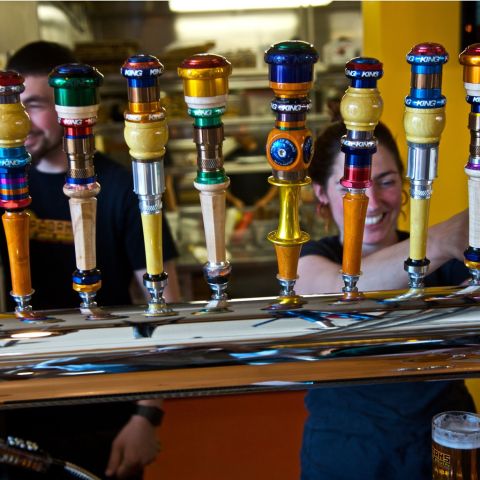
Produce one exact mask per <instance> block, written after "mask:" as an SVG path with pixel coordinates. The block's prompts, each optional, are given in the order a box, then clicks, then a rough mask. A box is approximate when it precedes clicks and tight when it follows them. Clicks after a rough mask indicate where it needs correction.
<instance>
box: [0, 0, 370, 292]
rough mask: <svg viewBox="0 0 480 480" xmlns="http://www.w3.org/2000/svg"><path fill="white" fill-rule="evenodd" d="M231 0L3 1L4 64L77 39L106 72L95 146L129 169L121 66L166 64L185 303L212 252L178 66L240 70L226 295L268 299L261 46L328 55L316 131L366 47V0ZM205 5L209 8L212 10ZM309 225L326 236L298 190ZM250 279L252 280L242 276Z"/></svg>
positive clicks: (173, 212)
mask: <svg viewBox="0 0 480 480" xmlns="http://www.w3.org/2000/svg"><path fill="white" fill-rule="evenodd" d="M202 3H203V4H205V5H202ZM229 3H231V2H223V3H222V4H220V2H215V1H210V2H198V1H191V2H189V1H185V0H183V1H180V0H177V1H170V2H168V1H156V2H155V1H144V2H141V1H140V2H102V1H83V2H76V1H66V2H62V1H55V2H44V1H40V2H0V15H1V17H2V18H4V19H6V18H11V19H15V21H14V22H4V23H5V26H4V28H2V30H1V32H0V46H1V48H0V51H1V52H2V57H1V58H0V61H2V62H5V60H6V58H7V57H8V55H9V54H11V53H12V52H13V51H14V50H15V49H17V48H18V47H20V46H22V45H23V44H25V43H27V42H29V41H33V40H37V39H43V40H50V41H56V42H59V43H63V44H66V45H68V46H70V47H71V48H73V49H74V51H75V53H76V55H77V56H78V58H79V59H80V60H81V61H82V62H84V63H88V64H91V65H93V66H95V67H97V68H98V69H99V70H100V71H101V72H102V73H103V74H104V75H105V84H104V86H103V87H102V88H101V91H100V93H101V99H102V103H101V111H100V119H99V124H98V126H97V128H96V141H97V148H98V149H99V150H101V151H103V152H105V153H107V154H108V155H110V156H112V157H113V158H115V159H116V160H118V161H120V162H122V163H124V164H125V165H127V166H130V158H129V155H128V149H127V146H126V144H125V141H124V138H123V111H124V109H125V108H126V102H127V95H126V93H127V90H126V82H125V79H124V78H123V77H122V76H121V75H120V74H119V68H120V66H121V65H122V63H123V62H124V61H125V59H126V58H128V57H129V56H130V55H132V54H136V53H148V54H153V55H156V56H158V58H159V59H160V61H161V62H162V63H163V64H164V65H165V73H164V75H163V76H162V77H161V80H160V82H161V86H162V89H163V98H162V101H163V105H164V106H165V108H166V111H167V120H168V125H169V135H170V139H169V142H168V144H167V150H168V155H167V157H166V159H165V165H166V174H167V192H166V194H165V196H164V205H165V208H166V211H167V216H168V219H169V223H170V225H171V228H172V232H173V234H174V237H175V239H176V240H177V245H178V247H179V250H180V253H181V256H180V259H179V262H178V270H179V274H180V281H181V287H182V293H183V298H184V300H192V299H205V298H208V297H209V295H210V294H209V290H208V287H207V286H206V285H205V282H204V280H203V277H202V273H201V265H202V264H203V263H204V262H205V261H206V251H205V248H204V234H203V225H202V219H201V214H200V205H199V200H198V192H197V191H196V190H195V189H194V187H193V179H194V177H195V172H196V150H195V145H194V143H193V141H192V121H191V119H190V118H189V117H188V116H187V109H186V106H185V103H184V99H183V88H182V83H181V81H180V80H179V78H178V76H177V72H176V70H177V67H178V65H179V64H180V63H181V62H182V60H183V59H185V58H186V57H188V56H190V55H192V54H194V53H201V52H214V53H217V54H220V55H224V56H225V57H227V59H228V60H229V61H230V62H231V63H232V65H233V74H232V77H231V81H230V94H229V101H228V108H227V112H226V114H225V115H224V125H225V135H226V139H225V142H224V148H223V151H224V158H225V161H226V163H225V168H226V172H227V175H228V176H229V177H230V179H231V187H230V194H229V202H228V207H229V208H228V214H227V242H228V243H227V248H228V251H229V256H230V260H231V261H232V263H233V265H234V266H235V268H234V272H233V274H232V280H231V284H230V285H231V286H230V295H231V296H232V297H249V296H264V295H276V294H277V293H278V292H277V289H278V286H277V281H276V279H275V275H276V260H275V254H274V250H273V245H271V244H270V243H269V242H268V241H267V240H266V235H267V233H268V232H270V231H272V230H274V229H275V228H276V227H277V224H278V199H277V198H275V196H273V198H272V199H271V200H269V201H268V200H266V201H261V202H260V203H261V204H262V206H259V205H258V204H257V203H258V202H259V200H260V199H262V197H263V196H264V195H265V194H267V193H268V191H269V184H268V182H267V178H268V176H269V175H270V173H271V169H270V167H269V165H268V163H267V161H266V157H265V143H266V137H267V135H268V132H269V131H270V130H271V129H272V128H273V126H274V116H273V114H272V113H271V110H270V101H271V99H272V98H273V93H272V91H271V89H270V88H269V87H268V78H267V67H266V64H265V63H264V61H263V54H264V51H265V50H266V49H267V48H268V47H269V46H270V45H271V44H273V43H275V42H278V41H282V40H286V39H301V40H306V41H309V42H311V43H313V44H314V45H315V46H316V48H317V50H318V51H319V54H320V61H319V63H318V64H317V65H316V67H315V68H316V77H315V85H314V88H313V90H312V92H311V95H310V96H311V99H312V102H313V108H312V112H311V113H310V114H309V115H308V126H309V127H310V128H311V129H312V131H313V133H314V134H315V133H317V132H318V131H319V130H320V129H321V128H322V127H323V126H324V125H325V124H326V122H329V121H330V119H331V117H332V115H335V113H336V111H337V109H338V101H339V99H340V98H341V96H342V94H343V92H344V90H345V87H346V81H345V76H344V73H343V68H344V65H345V62H346V61H347V60H348V59H350V58H352V57H354V56H357V55H359V54H360V51H361V44H362V16H361V3H359V2H328V1H323V2H310V3H311V4H310V5H309V6H298V5H299V2H293V3H292V2H291V1H287V2H283V3H282V1H281V0H280V1H277V2H275V1H274V2H272V1H256V2H250V3H251V4H252V5H249V2H248V1H247V2H242V10H225V9H226V8H229V7H228V4H229ZM284 4H285V5H287V6H285V7H284V6H283V5H284ZM288 5H290V7H288ZM292 5H294V6H293V7H292ZM207 7H208V8H209V9H211V10H205V9H206V8H207ZM253 7H254V8H253ZM280 7H281V8H280ZM301 222H302V228H303V229H304V230H306V231H308V232H310V233H311V235H312V236H313V237H314V238H319V237H321V236H322V235H325V234H326V233H327V230H328V229H325V225H323V224H322V222H321V221H319V220H318V219H317V218H316V215H315V204H314V202H313V195H312V193H311V190H310V189H308V188H307V189H304V191H303V195H302V202H301ZM253 265H257V266H258V265H260V266H261V267H262V268H261V269H260V271H261V272H262V275H256V276H255V278H254V279H253V278H252V276H251V275H249V272H250V271H251V268H252V266H253ZM258 271H259V270H258V269H257V272H258ZM247 277H248V278H249V281H248V282H245V279H246V278H247Z"/></svg>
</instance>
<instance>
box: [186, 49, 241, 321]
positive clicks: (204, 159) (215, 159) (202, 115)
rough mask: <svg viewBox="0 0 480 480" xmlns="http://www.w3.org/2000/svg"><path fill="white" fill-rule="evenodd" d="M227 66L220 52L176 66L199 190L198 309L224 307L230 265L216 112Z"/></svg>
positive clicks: (221, 102) (220, 134)
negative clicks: (207, 292)
mask: <svg viewBox="0 0 480 480" xmlns="http://www.w3.org/2000/svg"><path fill="white" fill-rule="evenodd" d="M231 72H232V66H231V64H230V62H228V60H227V59H226V58H224V57H222V56H220V55H214V54H210V53H203V54H197V55H193V56H191V57H189V58H187V59H185V60H184V61H183V62H182V64H181V65H180V67H179V68H178V75H179V76H180V77H181V78H182V79H183V90H184V94H185V103H186V104H187V106H188V114H189V115H190V116H191V117H192V118H193V126H194V129H193V138H194V142H195V144H196V147H197V177H196V178H195V182H194V185H195V188H196V189H197V190H198V191H199V192H200V203H201V208H202V216H203V224H204V230H205V240H206V244H207V256H208V262H207V263H206V264H205V266H204V267H203V274H204V277H205V279H206V281H207V283H208V285H209V286H210V288H211V290H212V291H213V295H212V298H211V300H210V301H209V303H208V304H207V306H206V308H205V309H204V311H208V312H223V311H225V310H226V309H227V287H228V281H229V279H230V273H231V266H230V262H228V261H227V257H226V248H225V196H226V189H227V188H228V185H229V184H230V180H229V178H228V177H227V176H226V174H225V170H224V168H223V154H222V142H223V139H224V134H223V123H222V120H221V117H222V115H223V113H224V112H225V108H226V104H227V95H228V77H229V76H230V74H231Z"/></svg>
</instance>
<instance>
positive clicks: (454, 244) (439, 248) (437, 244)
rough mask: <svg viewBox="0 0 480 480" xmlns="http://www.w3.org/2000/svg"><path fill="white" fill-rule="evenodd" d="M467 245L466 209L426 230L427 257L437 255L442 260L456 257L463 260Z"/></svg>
mask: <svg viewBox="0 0 480 480" xmlns="http://www.w3.org/2000/svg"><path fill="white" fill-rule="evenodd" d="M467 247H468V210H464V211H462V212H460V213H457V214H456V215H454V216H453V217H450V218H449V219H448V220H445V221H444V222H441V223H437V224H436V225H434V226H433V227H431V228H430V229H429V230H428V243H427V248H428V250H429V252H428V254H427V257H429V258H431V257H432V256H434V255H435V256H437V258H440V259H441V260H443V261H444V262H446V261H448V260H450V259H452V258H457V259H458V260H460V261H463V259H464V258H463V252H464V251H465V249H466V248H467Z"/></svg>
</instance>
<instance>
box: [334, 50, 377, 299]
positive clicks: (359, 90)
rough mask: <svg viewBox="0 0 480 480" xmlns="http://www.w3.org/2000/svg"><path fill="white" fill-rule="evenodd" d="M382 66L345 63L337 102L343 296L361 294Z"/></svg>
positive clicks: (371, 60) (356, 61) (373, 62)
mask: <svg viewBox="0 0 480 480" xmlns="http://www.w3.org/2000/svg"><path fill="white" fill-rule="evenodd" d="M382 68H383V66H382V64H381V63H380V62H379V61H378V60H377V59H375V58H368V57H358V58H354V59H352V60H350V61H349V62H348V63H347V64H346V65H345V75H346V76H347V78H349V79H350V81H351V85H350V86H349V87H348V89H347V91H346V92H345V95H344V96H343V98H342V101H341V103H340V111H341V114H342V117H343V121H344V122H345V126H346V128H347V134H346V135H345V136H344V137H343V138H342V147H341V150H342V152H343V153H344V154H345V164H344V174H343V178H342V179H341V180H340V184H341V185H342V186H343V187H345V188H346V189H347V193H346V194H345V195H344V197H343V216H344V217H343V218H344V232H343V259H342V277H343V281H344V287H343V293H344V296H343V299H344V300H356V299H358V298H359V297H361V294H360V292H359V291H358V287H357V282H358V279H359V278H360V275H361V271H360V266H361V262H362V243H363V230H364V228H365V218H366V215H367V207H368V197H367V195H366V193H365V192H366V189H367V188H368V187H369V186H370V185H371V184H372V180H371V169H372V155H373V154H374V153H375V152H376V151H377V140H376V138H375V137H374V135H373V133H374V130H375V127H376V126H377V124H378V121H379V119H380V116H381V114H382V110H383V102H382V98H381V97H380V92H379V91H378V89H377V80H379V79H380V78H382V76H383V70H382Z"/></svg>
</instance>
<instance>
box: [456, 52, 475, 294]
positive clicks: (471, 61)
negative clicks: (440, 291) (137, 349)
mask: <svg viewBox="0 0 480 480" xmlns="http://www.w3.org/2000/svg"><path fill="white" fill-rule="evenodd" d="M459 60H460V63H461V64H462V65H463V81H464V85H465V91H466V93H467V98H466V100H467V102H468V103H469V104H470V113H469V117H468V128H469V130H470V155H469V157H468V162H467V164H466V165H465V173H466V174H467V176H468V208H469V242H468V245H469V246H468V248H467V249H466V250H465V253H464V256H465V265H466V266H467V268H468V269H469V271H470V275H471V281H470V285H472V286H476V287H479V286H480V43H476V44H473V45H470V46H468V47H467V48H466V49H465V50H464V51H463V52H462V53H461V54H460V56H459Z"/></svg>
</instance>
